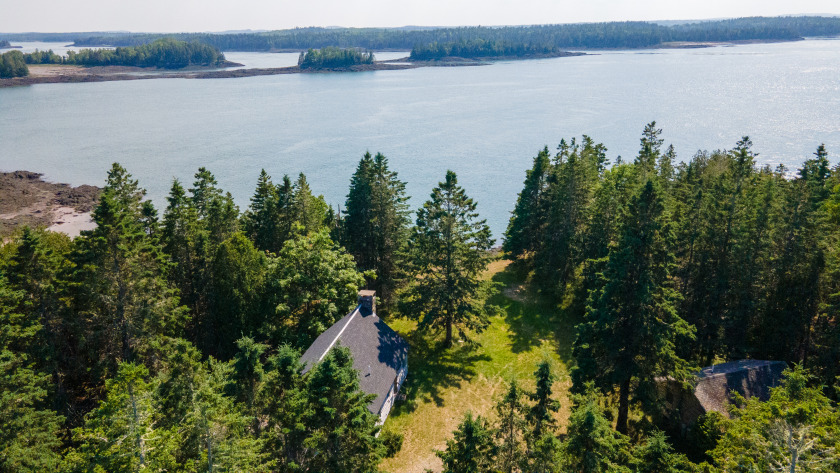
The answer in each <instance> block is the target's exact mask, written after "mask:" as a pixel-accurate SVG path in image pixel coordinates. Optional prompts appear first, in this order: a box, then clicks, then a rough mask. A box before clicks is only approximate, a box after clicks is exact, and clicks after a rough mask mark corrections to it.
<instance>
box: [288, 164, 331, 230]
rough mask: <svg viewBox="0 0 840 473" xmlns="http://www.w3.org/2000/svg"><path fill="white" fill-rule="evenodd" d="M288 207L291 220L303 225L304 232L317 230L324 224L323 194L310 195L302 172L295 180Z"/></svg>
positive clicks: (325, 215) (324, 205)
mask: <svg viewBox="0 0 840 473" xmlns="http://www.w3.org/2000/svg"><path fill="white" fill-rule="evenodd" d="M290 207H291V214H292V215H293V220H292V221H293V222H296V223H298V224H299V225H300V226H302V227H303V232H304V234H309V233H315V232H318V231H320V230H321V229H322V228H324V227H325V226H326V223H327V210H328V206H327V203H326V202H325V201H324V197H323V196H320V195H319V196H318V197H315V196H314V195H312V190H311V189H310V188H309V183H308V182H307V181H306V176H304V175H303V173H300V175H299V176H298V179H297V181H295V185H294V188H293V194H292V196H291V202H290Z"/></svg>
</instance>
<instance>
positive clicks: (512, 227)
mask: <svg viewBox="0 0 840 473" xmlns="http://www.w3.org/2000/svg"><path fill="white" fill-rule="evenodd" d="M550 172H551V162H550V160H549V152H548V146H546V147H545V148H544V149H543V150H542V151H540V152H539V153H538V154H537V156H536V157H535V158H534V165H533V167H532V168H531V169H529V170H528V171H527V172H526V173H525V187H524V188H523V189H522V192H520V193H519V196H518V197H517V199H516V207H515V208H514V210H513V215H512V216H511V218H510V223H508V228H507V231H505V241H504V244H503V245H502V249H503V250H504V251H505V253H507V254H508V255H510V256H511V257H519V256H523V255H525V254H527V253H528V252H533V251H535V250H536V249H537V247H538V245H539V243H540V242H541V241H542V231H543V225H544V222H543V220H542V218H541V217H542V215H543V212H545V208H544V207H545V205H546V203H545V200H546V191H547V187H548V177H549V173H550Z"/></svg>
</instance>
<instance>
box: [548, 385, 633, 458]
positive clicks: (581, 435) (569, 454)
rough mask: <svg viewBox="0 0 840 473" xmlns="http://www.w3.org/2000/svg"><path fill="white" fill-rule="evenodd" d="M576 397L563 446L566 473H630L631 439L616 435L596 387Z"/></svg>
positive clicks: (573, 399)
mask: <svg viewBox="0 0 840 473" xmlns="http://www.w3.org/2000/svg"><path fill="white" fill-rule="evenodd" d="M582 392H583V393H582V394H576V395H574V396H572V403H573V407H572V413H571V416H570V417H569V425H568V428H567V431H568V434H567V436H566V440H565V441H564V442H563V454H564V455H563V464H564V465H563V466H564V470H563V471H568V472H572V473H607V472H616V473H619V472H620V473H624V472H628V473H629V471H630V470H629V468H627V467H626V463H627V460H628V459H629V443H630V442H629V439H628V438H627V437H625V436H624V435H621V434H620V433H618V432H616V431H614V430H613V429H612V426H611V425H610V422H609V421H608V420H607V419H606V417H605V416H604V412H603V411H602V410H601V408H600V406H599V405H598V398H597V395H596V394H595V389H594V386H593V385H592V384H589V385H587V386H584V387H583V389H582Z"/></svg>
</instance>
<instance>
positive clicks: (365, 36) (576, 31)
mask: <svg viewBox="0 0 840 473" xmlns="http://www.w3.org/2000/svg"><path fill="white" fill-rule="evenodd" d="M837 34H840V20H838V19H837V18H831V17H811V16H788V17H776V18H766V17H751V18H737V19H730V20H718V21H705V22H697V23H685V24H677V25H673V26H664V25H659V24H654V23H647V22H640V21H634V22H610V23H578V24H560V25H533V26H505V27H494V26H489V27H488V26H472V27H452V28H429V29H427V28H418V29H407V28H389V29H386V28H295V29H291V30H280V31H271V32H265V33H250V34H249V33H237V34H207V33H191V34H178V35H166V36H163V35H150V34H120V35H112V36H107V37H103V36H101V34H100V35H98V36H97V35H96V34H95V33H87V34H83V33H71V34H68V33H65V34H48V33H29V34H16V35H14V36H13V37H11V36H10V39H16V38H20V40H21V41H24V40H25V41H34V40H39V41H44V40H48V41H75V42H76V45H116V46H126V45H138V44H144V43H148V42H151V41H153V40H155V39H158V38H161V37H172V36H174V37H175V38H178V39H183V40H190V41H192V40H195V41H201V42H203V43H207V44H211V45H213V46H215V47H217V48H219V49H221V50H223V51H230V50H234V51H268V50H271V49H295V50H306V49H308V48H323V47H326V46H336V47H339V48H363V49H367V50H383V49H399V50H410V49H412V48H413V47H415V46H417V45H424V44H430V43H434V42H437V43H447V42H453V41H456V42H458V41H472V40H476V39H481V40H483V41H486V42H505V41H506V42H510V43H516V44H529V43H530V44H549V45H553V46H556V47H558V48H567V49H568V48H572V49H579V48H592V49H597V48H620V49H627V48H646V47H650V46H654V45H657V44H660V43H663V42H669V41H714V42H721V41H736V40H795V39H799V38H800V37H803V36H834V35H837Z"/></svg>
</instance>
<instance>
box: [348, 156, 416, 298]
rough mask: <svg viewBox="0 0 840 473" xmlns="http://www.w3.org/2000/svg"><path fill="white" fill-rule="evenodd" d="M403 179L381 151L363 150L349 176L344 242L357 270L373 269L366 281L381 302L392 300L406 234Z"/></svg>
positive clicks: (406, 211) (405, 200)
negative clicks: (373, 275) (373, 153)
mask: <svg viewBox="0 0 840 473" xmlns="http://www.w3.org/2000/svg"><path fill="white" fill-rule="evenodd" d="M407 201H408V197H406V195H405V183H404V182H402V181H400V180H399V179H398V178H397V173H396V172H394V171H391V170H390V169H388V158H386V157H385V156H383V155H382V154H381V153H376V156H375V157H371V155H370V153H365V155H364V157H363V158H362V160H361V161H359V166H358V167H357V169H356V172H355V173H354V174H353V177H352V178H351V180H350V191H349V193H348V194H347V202H346V205H345V213H346V217H345V218H344V220H343V225H342V227H343V235H344V245H345V247H346V248H347V251H348V252H349V253H350V254H352V255H353V257H354V258H355V259H356V264H357V265H358V267H359V270H360V271H374V272H375V274H376V279H373V280H372V281H368V284H369V286H371V287H373V288H374V289H375V290H376V292H377V295H378V296H379V299H380V300H382V301H383V303H384V305H385V306H387V305H390V303H391V302H392V300H391V299H392V297H391V295H392V293H393V291H394V289H395V288H396V285H397V270H398V266H399V258H400V253H401V252H402V251H403V250H404V247H405V243H406V239H407V236H408V232H407V227H408V223H409V220H408V204H407V203H406V202H407Z"/></svg>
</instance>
